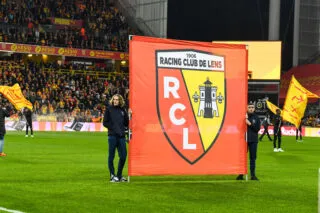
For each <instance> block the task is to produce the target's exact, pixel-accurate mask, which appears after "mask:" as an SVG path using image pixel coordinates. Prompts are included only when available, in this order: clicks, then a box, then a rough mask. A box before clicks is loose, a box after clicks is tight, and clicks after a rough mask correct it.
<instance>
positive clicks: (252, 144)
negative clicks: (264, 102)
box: [237, 103, 261, 180]
mask: <svg viewBox="0 0 320 213" xmlns="http://www.w3.org/2000/svg"><path fill="white" fill-rule="evenodd" d="M254 110H255V108H254V104H251V103H250V104H248V108H247V117H246V124H247V143H248V149H249V155H250V174H251V180H258V178H257V176H256V159H257V149H258V132H259V130H260V126H261V124H260V119H259V117H258V115H257V114H255V113H254ZM237 180H243V175H239V176H238V177H237Z"/></svg>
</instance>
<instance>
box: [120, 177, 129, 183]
mask: <svg viewBox="0 0 320 213" xmlns="http://www.w3.org/2000/svg"><path fill="white" fill-rule="evenodd" d="M120 182H128V180H127V178H125V177H121V179H120Z"/></svg>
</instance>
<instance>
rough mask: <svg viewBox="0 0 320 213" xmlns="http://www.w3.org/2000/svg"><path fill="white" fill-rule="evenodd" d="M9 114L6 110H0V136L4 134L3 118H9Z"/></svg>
mask: <svg viewBox="0 0 320 213" xmlns="http://www.w3.org/2000/svg"><path fill="white" fill-rule="evenodd" d="M9 116H10V114H9V112H8V110H7V109H6V108H0V135H1V136H4V135H5V134H6V126H5V117H9Z"/></svg>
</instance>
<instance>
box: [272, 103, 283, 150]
mask: <svg viewBox="0 0 320 213" xmlns="http://www.w3.org/2000/svg"><path fill="white" fill-rule="evenodd" d="M273 122H274V124H273V125H274V128H273V132H274V138H273V151H274V152H284V150H283V149H282V148H281V126H282V125H283V121H282V118H281V111H280V109H277V110H276V115H275V116H274V120H273ZM277 139H278V148H277Z"/></svg>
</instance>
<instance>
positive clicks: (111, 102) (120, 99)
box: [109, 94, 124, 107]
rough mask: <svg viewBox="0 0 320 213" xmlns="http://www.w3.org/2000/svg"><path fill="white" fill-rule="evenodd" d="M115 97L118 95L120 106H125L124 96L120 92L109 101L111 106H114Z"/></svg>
mask: <svg viewBox="0 0 320 213" xmlns="http://www.w3.org/2000/svg"><path fill="white" fill-rule="evenodd" d="M115 97H118V99H119V106H120V107H124V100H123V97H122V96H121V95H119V94H115V95H113V96H112V98H111V100H110V101H109V104H110V105H111V106H113V99H114V98H115Z"/></svg>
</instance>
